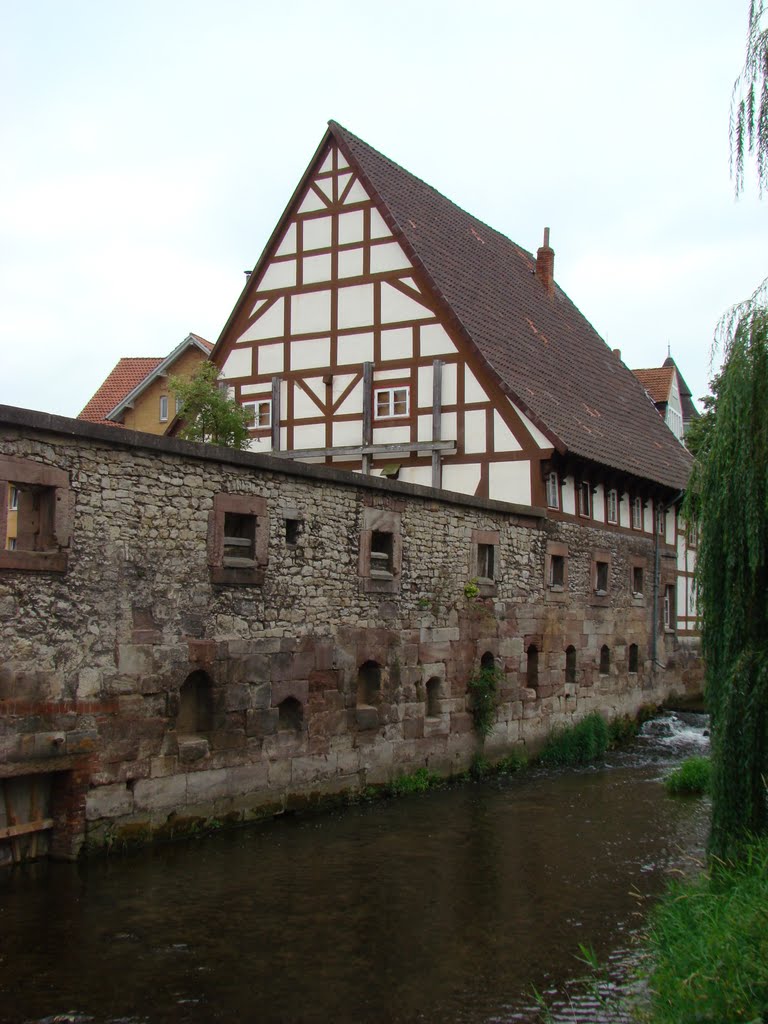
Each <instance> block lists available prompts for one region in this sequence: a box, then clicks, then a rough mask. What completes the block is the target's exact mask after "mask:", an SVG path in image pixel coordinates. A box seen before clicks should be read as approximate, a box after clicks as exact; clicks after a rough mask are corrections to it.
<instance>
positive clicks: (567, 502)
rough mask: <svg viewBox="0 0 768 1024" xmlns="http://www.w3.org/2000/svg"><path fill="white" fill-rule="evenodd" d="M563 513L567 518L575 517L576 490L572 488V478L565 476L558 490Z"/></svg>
mask: <svg viewBox="0 0 768 1024" xmlns="http://www.w3.org/2000/svg"><path fill="white" fill-rule="evenodd" d="M560 498H561V501H562V508H563V512H564V513H565V514H566V515H569V516H575V515H576V489H575V488H574V486H573V477H572V476H567V477H565V479H564V480H563V485H562V488H561V490H560Z"/></svg>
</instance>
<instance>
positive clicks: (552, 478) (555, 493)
mask: <svg viewBox="0 0 768 1024" xmlns="http://www.w3.org/2000/svg"><path fill="white" fill-rule="evenodd" d="M547 507H548V508H560V478H559V477H558V475H557V473H547Z"/></svg>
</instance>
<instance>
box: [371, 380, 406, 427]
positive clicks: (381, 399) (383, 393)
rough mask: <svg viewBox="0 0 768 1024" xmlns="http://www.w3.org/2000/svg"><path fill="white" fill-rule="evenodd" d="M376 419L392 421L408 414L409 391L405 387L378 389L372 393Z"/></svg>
mask: <svg viewBox="0 0 768 1024" xmlns="http://www.w3.org/2000/svg"><path fill="white" fill-rule="evenodd" d="M374 409H375V410H376V419H377V420H384V419H394V418H396V417H403V416H407V415H408V413H409V412H410V391H409V389H408V388H407V387H400V388H378V389H377V390H376V391H375V392H374Z"/></svg>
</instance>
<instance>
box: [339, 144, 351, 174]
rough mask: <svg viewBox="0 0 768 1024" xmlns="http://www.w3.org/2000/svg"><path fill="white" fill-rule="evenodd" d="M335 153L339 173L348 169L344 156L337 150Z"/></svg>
mask: <svg viewBox="0 0 768 1024" xmlns="http://www.w3.org/2000/svg"><path fill="white" fill-rule="evenodd" d="M336 153H337V154H338V155H337V157H336V166H337V167H338V168H339V170H340V171H341V170H344V169H345V168H347V167H349V164H348V163H347V161H346V159H345V157H344V154H343V153H342V152H341V150H340V149H337V150H336Z"/></svg>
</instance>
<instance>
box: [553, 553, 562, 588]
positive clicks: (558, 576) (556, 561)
mask: <svg viewBox="0 0 768 1024" xmlns="http://www.w3.org/2000/svg"><path fill="white" fill-rule="evenodd" d="M549 585H550V587H562V586H564V585H565V556H564V555H550V556H549Z"/></svg>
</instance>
